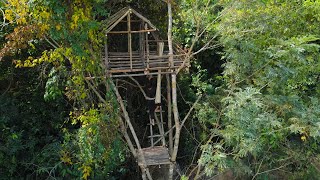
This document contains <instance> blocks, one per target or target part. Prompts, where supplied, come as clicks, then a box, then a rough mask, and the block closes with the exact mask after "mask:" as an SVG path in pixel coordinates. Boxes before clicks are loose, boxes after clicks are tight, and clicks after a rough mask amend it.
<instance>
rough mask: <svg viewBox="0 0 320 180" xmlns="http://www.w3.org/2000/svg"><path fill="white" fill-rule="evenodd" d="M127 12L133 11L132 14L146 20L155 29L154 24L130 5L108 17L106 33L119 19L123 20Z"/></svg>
mask: <svg viewBox="0 0 320 180" xmlns="http://www.w3.org/2000/svg"><path fill="white" fill-rule="evenodd" d="M129 13H133V14H134V15H136V16H137V17H138V18H140V19H141V20H143V21H144V22H146V23H147V24H148V25H149V26H150V27H151V28H152V29H157V28H156V26H155V25H153V24H152V23H151V22H150V20H149V19H147V18H146V17H144V16H142V15H141V14H140V13H138V12H137V11H136V10H134V9H132V8H131V7H125V8H123V9H121V10H120V11H118V12H117V13H115V14H114V15H112V16H110V17H109V18H108V20H107V22H108V23H107V27H106V28H107V30H106V33H108V32H110V31H111V30H112V29H113V28H114V27H116V26H117V25H118V24H119V23H120V21H121V20H123V19H124V18H125V17H126V16H127V15H128V14H129Z"/></svg>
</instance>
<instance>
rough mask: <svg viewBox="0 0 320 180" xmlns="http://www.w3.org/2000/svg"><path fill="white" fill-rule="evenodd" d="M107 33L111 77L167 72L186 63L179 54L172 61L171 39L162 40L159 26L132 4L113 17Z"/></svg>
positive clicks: (106, 48) (105, 57)
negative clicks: (170, 55)
mask: <svg viewBox="0 0 320 180" xmlns="http://www.w3.org/2000/svg"><path fill="white" fill-rule="evenodd" d="M106 36H107V41H106V44H105V51H104V60H105V65H106V67H107V73H108V75H109V76H112V77H119V76H128V75H126V74H124V73H127V74H131V75H132V76H139V75H145V74H158V71H161V73H163V74H164V73H167V72H168V70H170V69H174V68H178V67H180V66H181V64H182V61H181V58H180V57H179V56H177V55H174V58H173V61H172V62H170V61H169V53H168V41H167V40H161V39H160V34H159V31H158V30H157V28H156V27H155V26H154V25H153V24H152V23H151V22H150V21H149V20H148V19H147V18H145V17H144V16H142V15H141V14H139V13H138V12H137V11H135V10H134V9H131V8H129V7H127V8H123V9H122V10H120V11H119V12H117V13H115V14H114V15H113V16H111V17H110V18H109V21H108V24H107V29H106Z"/></svg>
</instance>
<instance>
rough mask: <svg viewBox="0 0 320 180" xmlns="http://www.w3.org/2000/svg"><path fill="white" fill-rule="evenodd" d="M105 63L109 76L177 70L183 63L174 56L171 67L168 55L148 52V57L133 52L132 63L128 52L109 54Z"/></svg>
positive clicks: (179, 58)
mask: <svg viewBox="0 0 320 180" xmlns="http://www.w3.org/2000/svg"><path fill="white" fill-rule="evenodd" d="M107 61H108V67H107V69H108V72H109V73H110V74H116V73H130V72H144V71H156V70H167V69H170V68H178V67H180V65H181V64H182V63H183V60H182V59H181V57H179V56H176V55H175V56H174V59H173V66H171V64H170V62H169V55H165V54H164V55H162V56H158V55H156V52H150V55H149V56H148V57H146V56H143V55H140V54H139V53H137V52H134V53H133V54H132V61H130V55H129V53H128V52H110V53H109V55H108V59H107Z"/></svg>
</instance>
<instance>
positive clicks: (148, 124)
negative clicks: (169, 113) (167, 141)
mask: <svg viewBox="0 0 320 180" xmlns="http://www.w3.org/2000/svg"><path fill="white" fill-rule="evenodd" d="M154 124H158V123H157V122H154ZM159 124H167V123H165V122H163V123H162V122H159ZM148 125H149V126H150V125H153V124H150V123H148Z"/></svg>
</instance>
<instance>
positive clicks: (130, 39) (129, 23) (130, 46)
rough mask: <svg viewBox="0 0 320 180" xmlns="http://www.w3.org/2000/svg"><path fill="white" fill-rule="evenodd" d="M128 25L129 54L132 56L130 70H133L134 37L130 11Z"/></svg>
mask: <svg viewBox="0 0 320 180" xmlns="http://www.w3.org/2000/svg"><path fill="white" fill-rule="evenodd" d="M127 21H128V22H127V25H128V52H129V56H130V69H131V70H132V37H131V10H129V13H128V16H127Z"/></svg>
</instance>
